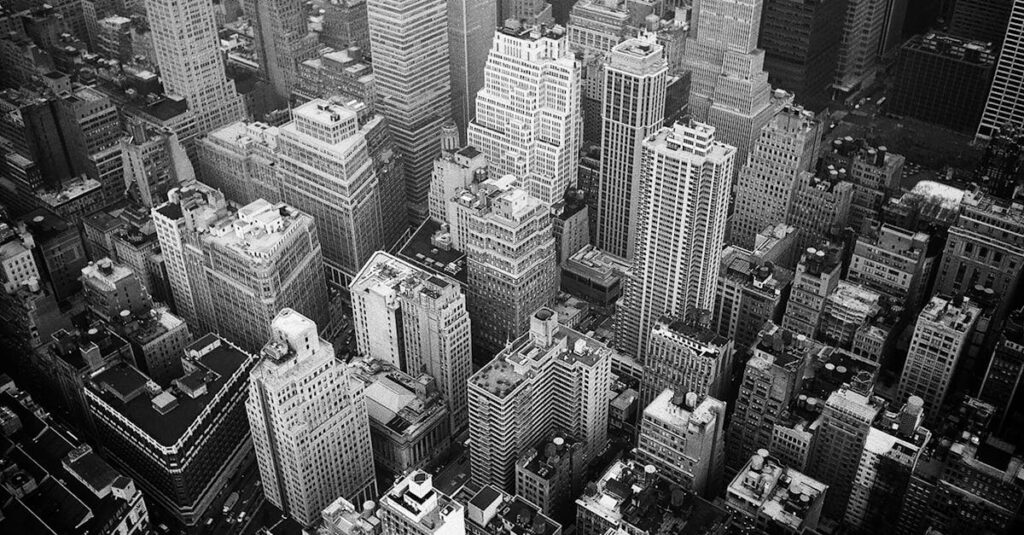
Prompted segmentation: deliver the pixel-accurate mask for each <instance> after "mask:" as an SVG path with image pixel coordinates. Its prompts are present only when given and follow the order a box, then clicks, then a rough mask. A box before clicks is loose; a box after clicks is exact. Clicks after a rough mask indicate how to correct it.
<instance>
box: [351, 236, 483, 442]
mask: <svg viewBox="0 0 1024 535" xmlns="http://www.w3.org/2000/svg"><path fill="white" fill-rule="evenodd" d="M349 292H350V295H351V297H352V322H353V325H354V330H355V333H354V334H355V338H356V344H357V345H358V347H359V352H360V354H362V355H363V357H366V358H370V359H377V360H382V361H385V362H389V363H391V364H392V365H393V366H395V367H396V368H399V369H400V370H402V371H404V372H406V373H408V374H412V375H419V374H421V373H426V374H428V375H429V376H430V377H432V378H433V379H434V381H435V383H436V385H437V388H438V389H439V390H440V391H441V395H442V396H443V397H444V400H445V402H446V403H447V406H448V413H449V418H450V428H451V430H452V432H453V433H458V432H460V431H461V430H462V429H463V428H465V426H466V424H467V418H468V416H467V408H466V380H467V379H469V376H470V374H471V373H472V367H473V359H472V355H471V352H472V344H471V341H470V330H469V315H468V314H467V313H466V296H465V295H463V293H462V288H461V286H460V285H459V283H458V282H456V281H455V280H454V279H450V278H443V277H440V276H437V275H433V274H431V273H428V272H426V271H424V270H422V269H420V268H417V267H416V266H413V265H412V264H409V263H408V262H405V261H403V260H401V259H399V258H396V257H394V256H392V255H391V254H388V253H385V252H384V251H378V252H377V253H375V254H374V255H373V257H371V258H370V260H369V261H368V262H367V263H366V265H365V266H363V269H362V270H360V271H359V274H358V275H356V278H355V279H353V280H352V284H351V285H350V286H349Z"/></svg>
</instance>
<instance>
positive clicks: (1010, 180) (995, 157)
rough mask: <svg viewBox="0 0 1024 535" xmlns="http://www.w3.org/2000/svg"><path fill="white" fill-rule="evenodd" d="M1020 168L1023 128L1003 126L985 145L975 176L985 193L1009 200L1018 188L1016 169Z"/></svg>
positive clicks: (1023, 161) (1022, 149)
mask: <svg viewBox="0 0 1024 535" xmlns="http://www.w3.org/2000/svg"><path fill="white" fill-rule="evenodd" d="M1022 165H1024V127H1021V126H1015V125H1013V124H1005V125H1003V126H1002V127H1000V128H999V129H998V130H997V131H996V132H995V133H993V134H992V136H991V137H990V138H989V140H988V143H986V144H985V154H983V155H982V157H981V163H980V164H979V165H978V169H977V171H976V174H977V175H978V176H980V178H981V182H982V184H983V186H982V187H984V188H985V189H986V190H987V191H988V192H989V193H991V194H993V195H996V196H999V197H1005V198H1010V197H1013V196H1014V195H1015V192H1016V191H1017V188H1018V187H1020V186H1021V177H1020V176H1019V175H1018V169H1021V166H1022Z"/></svg>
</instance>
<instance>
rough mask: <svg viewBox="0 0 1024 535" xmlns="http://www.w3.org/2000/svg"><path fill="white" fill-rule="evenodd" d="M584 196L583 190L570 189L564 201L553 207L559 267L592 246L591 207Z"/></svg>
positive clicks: (563, 197)
mask: <svg viewBox="0 0 1024 535" xmlns="http://www.w3.org/2000/svg"><path fill="white" fill-rule="evenodd" d="M584 195H585V193H584V192H583V190H581V189H577V188H569V189H567V190H565V195H564V196H562V200H560V201H558V202H557V203H555V204H553V205H551V216H552V217H551V227H552V228H551V230H552V232H553V233H554V235H555V251H556V252H557V254H556V255H555V259H556V260H557V261H558V264H559V265H561V264H562V261H563V260H566V259H567V258H569V257H570V256H572V255H573V254H575V253H576V252H577V251H579V250H580V249H582V248H584V247H586V246H587V245H589V244H590V207H589V206H588V205H587V202H586V199H585V198H584Z"/></svg>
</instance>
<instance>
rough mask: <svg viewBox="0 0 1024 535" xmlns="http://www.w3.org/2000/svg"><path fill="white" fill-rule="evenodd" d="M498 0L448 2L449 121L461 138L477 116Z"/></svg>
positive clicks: (464, 136)
mask: <svg viewBox="0 0 1024 535" xmlns="http://www.w3.org/2000/svg"><path fill="white" fill-rule="evenodd" d="M497 5H498V0H448V47H449V48H450V50H449V58H450V59H451V69H452V118H453V119H455V124H457V125H458V126H459V133H460V135H461V136H462V139H465V138H466V126H467V125H469V122H470V121H472V120H473V117H474V116H476V94H477V92H478V91H480V89H481V88H483V86H484V65H485V64H486V63H487V51H488V50H490V48H491V41H492V40H493V39H494V28H495V25H496V20H497V16H498V15H497Z"/></svg>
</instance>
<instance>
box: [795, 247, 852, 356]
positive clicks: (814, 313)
mask: <svg viewBox="0 0 1024 535" xmlns="http://www.w3.org/2000/svg"><path fill="white" fill-rule="evenodd" d="M841 264H842V262H841V258H840V251H839V250H838V248H835V247H831V246H829V245H828V244H826V245H825V246H822V247H819V248H814V247H809V248H808V249H807V252H805V253H804V254H803V256H801V258H800V264H799V265H797V267H796V275H795V277H794V278H793V290H792V292H791V293H790V296H789V301H788V303H787V304H786V314H785V316H783V320H782V326H783V327H784V328H786V329H788V330H791V331H793V332H795V333H798V334H802V335H804V336H806V337H808V338H817V337H818V330H819V329H820V327H821V320H822V313H823V311H824V309H825V301H826V299H828V297H829V296H830V295H832V292H833V291H835V289H836V287H837V286H838V285H839V282H840V273H841V272H842V265H841Z"/></svg>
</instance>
